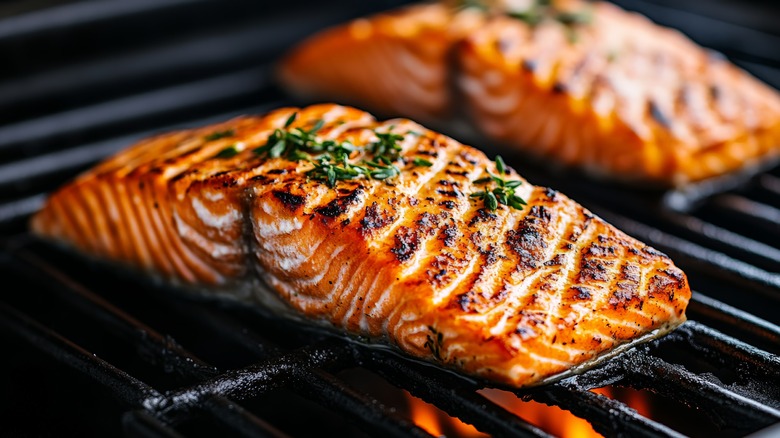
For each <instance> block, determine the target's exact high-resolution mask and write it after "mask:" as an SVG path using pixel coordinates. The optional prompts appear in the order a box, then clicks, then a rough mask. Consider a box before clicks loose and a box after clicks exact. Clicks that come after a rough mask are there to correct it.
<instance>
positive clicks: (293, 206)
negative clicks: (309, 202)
mask: <svg viewBox="0 0 780 438" xmlns="http://www.w3.org/2000/svg"><path fill="white" fill-rule="evenodd" d="M272 193H273V195H274V197H275V198H276V199H278V200H280V201H282V204H284V206H285V207H287V208H288V209H290V210H293V211H295V210H297V209H298V207H300V206H301V205H303V204H304V203H305V202H306V198H305V197H303V196H300V195H293V194H292V193H290V192H285V191H282V190H274V191H273V192H272Z"/></svg>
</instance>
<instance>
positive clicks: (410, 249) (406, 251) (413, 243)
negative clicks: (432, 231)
mask: <svg viewBox="0 0 780 438" xmlns="http://www.w3.org/2000/svg"><path fill="white" fill-rule="evenodd" d="M418 249H420V231H419V230H415V229H412V228H409V227H399V228H398V232H396V233H395V245H394V246H393V248H392V249H390V252H392V253H393V254H395V258H396V259H398V261H399V262H405V261H407V260H409V259H411V258H412V256H413V255H414V253H415V252H417V250H418Z"/></svg>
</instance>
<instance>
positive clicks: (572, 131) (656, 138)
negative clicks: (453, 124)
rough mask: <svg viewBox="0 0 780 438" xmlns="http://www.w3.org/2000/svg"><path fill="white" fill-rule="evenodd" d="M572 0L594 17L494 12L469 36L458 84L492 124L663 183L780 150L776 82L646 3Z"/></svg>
mask: <svg viewBox="0 0 780 438" xmlns="http://www.w3.org/2000/svg"><path fill="white" fill-rule="evenodd" d="M568 3H569V4H570V5H571V4H572V3H580V6H579V7H580V8H585V7H587V8H591V10H592V13H591V16H592V21H591V22H590V23H589V24H583V25H578V26H575V27H574V28H572V27H571V26H566V25H563V24H561V23H560V22H557V21H555V20H548V21H543V22H541V23H539V24H538V25H536V26H530V25H529V24H527V23H525V22H523V21H520V20H516V19H513V18H510V17H505V16H498V17H495V18H493V19H492V20H490V22H489V23H488V24H486V25H485V26H482V27H481V28H480V29H479V30H477V31H476V32H474V33H473V34H471V35H470V36H469V37H468V38H466V39H465V41H464V43H463V45H462V47H461V50H460V52H459V60H460V67H461V69H460V75H461V76H460V78H459V81H460V84H461V87H460V88H461V90H462V91H463V94H464V95H465V96H466V101H467V105H466V106H467V107H468V108H469V110H470V111H471V114H472V116H473V118H472V119H473V120H474V122H475V124H476V125H478V126H479V127H480V129H481V130H482V131H484V132H485V133H486V134H487V135H488V136H490V137H491V138H495V139H499V140H501V141H504V142H506V143H507V144H510V145H512V146H515V147H517V148H521V149H523V150H526V151H529V152H531V153H533V154H537V155H545V156H549V157H554V158H555V159H556V160H557V161H559V162H563V163H566V164H570V165H576V166H580V167H583V168H585V169H588V170H591V171H594V172H597V173H599V174H606V175H610V176H616V177H619V178H621V179H636V180H641V181H652V182H656V183H659V184H662V185H667V186H669V185H671V186H674V185H681V184H685V183H688V182H691V181H698V180H702V179H705V178H709V177H713V176H717V175H721V174H724V173H727V172H731V171H734V170H737V169H740V168H742V167H745V166H748V165H751V164H753V163H757V162H759V161H764V160H766V159H771V158H774V157H777V155H778V153H780V98H779V97H778V94H777V93H776V92H775V90H773V89H770V88H769V87H767V86H766V85H764V84H762V83H761V82H759V81H758V80H756V79H755V78H753V77H752V76H750V75H748V74H747V73H745V72H743V71H742V70H740V69H738V68H737V67H735V66H734V65H732V64H731V63H729V62H728V61H726V60H725V59H723V58H722V57H719V56H716V55H714V54H712V53H709V52H707V51H706V50H704V49H702V48H701V47H699V46H697V45H696V44H695V43H693V42H692V41H691V40H689V39H688V38H686V37H685V36H684V35H682V34H681V33H679V32H677V31H673V30H670V29H666V28H663V27H660V26H657V25H655V24H653V23H652V22H651V21H650V20H648V19H646V18H645V17H643V16H641V15H638V14H631V13H627V12H625V11H624V10H622V9H620V8H618V7H617V6H614V5H611V4H608V3H603V2H596V3H594V4H593V5H590V6H585V5H583V4H582V3H581V2H568ZM572 35H574V37H575V38H576V41H572Z"/></svg>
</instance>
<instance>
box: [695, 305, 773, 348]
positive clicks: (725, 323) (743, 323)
mask: <svg viewBox="0 0 780 438" xmlns="http://www.w3.org/2000/svg"><path fill="white" fill-rule="evenodd" d="M688 312H690V314H691V315H695V318H694V319H696V320H700V321H701V320H703V319H705V320H706V321H705V322H706V323H710V321H714V322H717V323H718V325H719V327H718V328H719V329H720V330H724V328H725V329H728V330H731V331H736V332H738V333H739V334H740V336H738V337H739V338H745V335H747V337H748V339H749V340H751V341H753V340H755V341H760V342H762V343H763V344H765V345H768V346H771V347H774V348H775V349H777V348H779V347H780V327H778V326H776V325H773V324H772V323H770V322H767V321H765V320H763V319H760V318H757V317H755V316H754V315H752V314H750V313H747V312H745V311H743V310H739V309H737V308H735V307H732V306H729V305H728V304H725V303H721V302H720V301H718V300H715V299H713V298H710V297H707V296H706V295H702V294H701V293H698V292H695V291H694V292H693V297H692V299H691V302H690V304H689V305H688ZM775 353H776V351H775Z"/></svg>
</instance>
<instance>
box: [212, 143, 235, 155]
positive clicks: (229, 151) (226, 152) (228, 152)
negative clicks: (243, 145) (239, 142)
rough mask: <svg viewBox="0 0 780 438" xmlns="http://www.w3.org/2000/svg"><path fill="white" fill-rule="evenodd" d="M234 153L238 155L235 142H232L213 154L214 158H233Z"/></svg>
mask: <svg viewBox="0 0 780 438" xmlns="http://www.w3.org/2000/svg"><path fill="white" fill-rule="evenodd" d="M236 155H238V149H237V148H236V144H235V143H233V144H231V145H230V146H228V147H226V148H225V149H222V150H221V151H219V152H217V155H214V158H233V157H235V156H236Z"/></svg>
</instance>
